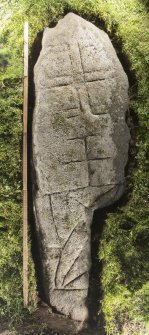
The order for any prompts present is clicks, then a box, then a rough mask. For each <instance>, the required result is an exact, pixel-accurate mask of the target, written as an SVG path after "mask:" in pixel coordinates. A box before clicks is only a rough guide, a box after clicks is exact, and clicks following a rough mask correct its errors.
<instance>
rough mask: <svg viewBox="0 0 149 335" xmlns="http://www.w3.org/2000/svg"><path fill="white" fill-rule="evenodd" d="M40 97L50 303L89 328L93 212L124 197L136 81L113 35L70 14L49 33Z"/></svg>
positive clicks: (40, 228) (36, 140)
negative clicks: (131, 91) (128, 116)
mask: <svg viewBox="0 0 149 335" xmlns="http://www.w3.org/2000/svg"><path fill="white" fill-rule="evenodd" d="M35 91H36V106H35V110H34V116H33V162H34V169H35V174H36V185H35V189H36V190H35V192H34V209H35V216H36V225H37V233H38V237H39V244H40V250H41V258H42V266H43V269H42V271H43V280H44V288H45V295H46V298H47V301H48V302H49V303H50V305H51V306H53V307H55V308H56V310H58V311H59V312H61V313H63V314H65V315H68V316H70V317H71V318H73V319H76V320H82V321H83V320H85V319H87V317H88V309H87V305H86V301H87V295H88V286H89V270H90V266H91V259H90V249H91V246H90V234H91V223H92V216H93V211H94V210H95V209H96V208H100V207H101V208H102V207H104V206H108V205H110V204H112V203H113V202H115V201H116V200H118V199H119V198H120V196H121V195H122V193H123V190H124V168H125V165H126V162H127V158H128V142H129V131H128V128H127V125H126V123H125V112H126V110H127V107H128V80H127V76H126V74H125V72H124V70H123V68H122V66H121V64H120V62H119V60H118V58H117V56H116V53H115V50H114V48H113V46H112V44H111V42H110V40H109V37H108V36H107V34H106V33H105V32H103V31H102V30H100V29H98V28H96V27H95V26H94V25H93V24H91V23H89V22H87V21H85V20H84V19H82V18H80V17H79V16H77V15H75V14H72V13H69V14H68V15H66V16H65V17H64V19H62V20H60V21H59V23H58V24H57V26H56V27H55V28H52V29H49V28H46V29H45V32H44V36H43V42H42V51H41V53H40V56H39V59H38V61H37V63H36V65H35ZM99 224H100V222H99Z"/></svg>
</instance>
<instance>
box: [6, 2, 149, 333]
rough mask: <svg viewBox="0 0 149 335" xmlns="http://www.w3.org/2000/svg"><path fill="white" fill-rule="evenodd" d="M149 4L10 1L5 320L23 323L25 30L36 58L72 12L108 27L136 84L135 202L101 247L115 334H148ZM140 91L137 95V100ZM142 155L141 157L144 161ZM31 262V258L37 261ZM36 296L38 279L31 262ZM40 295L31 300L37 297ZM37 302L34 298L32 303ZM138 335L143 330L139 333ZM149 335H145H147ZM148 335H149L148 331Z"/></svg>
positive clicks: (108, 315)
mask: <svg viewBox="0 0 149 335" xmlns="http://www.w3.org/2000/svg"><path fill="white" fill-rule="evenodd" d="M147 5H148V1H147V0H146V1H141V0H140V1H139V0H98V1H97V0H85V1H80V0H59V1H58V0H51V1H49V0H42V1H41V0H37V1H36V2H33V1H31V0H9V1H8V0H3V1H2V10H1V19H2V31H1V35H0V44H1V47H2V49H3V51H2V52H1V53H0V63H1V65H2V67H1V72H0V85H1V88H2V94H1V97H0V106H1V117H2V122H1V126H0V141H1V142H0V144H1V156H0V161H1V162H0V168H1V173H2V187H1V191H0V192H1V204H0V209H1V212H0V218H1V221H0V222H1V223H0V229H1V236H0V243H1V258H0V283H1V286H0V300H1V302H2V304H1V307H0V310H1V315H7V316H8V315H9V317H10V318H13V319H17V318H19V317H20V316H21V315H22V228H21V226H22V217H21V212H22V204H21V201H22V191H21V178H22V177H21V155H22V150H21V145H22V144H21V143H22V142H21V141H22V140H21V131H22V77H23V22H24V21H25V20H28V21H29V34H30V39H29V40H30V50H31V46H32V44H33V42H34V39H35V37H36V35H37V33H38V32H39V31H41V30H43V28H44V27H45V26H46V25H48V24H49V23H53V22H57V21H58V19H59V18H60V17H61V16H63V14H64V12H65V10H67V11H68V10H72V11H75V12H77V13H79V14H80V15H82V16H83V17H86V18H88V19H89V20H91V21H92V22H101V23H102V26H103V22H104V27H105V29H106V30H107V31H108V32H109V34H110V36H111V39H112V40H113V43H115V42H116V44H117V45H118V44H120V45H121V46H122V51H123V54H125V57H127V59H128V61H129V64H130V68H129V70H130V71H133V73H134V74H135V78H136V84H137V85H134V86H132V87H131V91H130V93H131V101H130V108H131V111H132V114H133V115H135V117H136V119H137V124H136V125H135V138H136V149H137V150H136V151H135V153H132V159H133V161H134V162H135V166H134V164H133V169H131V167H130V169H129V175H128V178H127V179H128V192H129V194H128V202H127V205H125V206H123V207H122V208H121V209H119V210H118V211H117V213H116V214H111V215H110V216H109V217H108V220H107V224H106V227H105V229H104V233H103V236H102V240H101V249H100V255H99V258H100V259H102V260H103V274H102V289H103V299H102V311H103V312H104V315H105V320H106V329H107V332H108V334H114V335H116V334H119V335H122V334H125V333H126V329H127V333H128V334H129V335H138V334H142V333H143V331H144V333H145V330H144V329H145V328H144V327H145V326H146V327H147V323H148V322H149V319H148V315H149V313H148V305H149V302H148V282H149V276H148V273H149V266H148V264H149V256H148V255H149V242H148V241H149V228H148V217H149V206H148V180H149V172H148V171H149V169H148V167H149V166H148V165H149V160H148V152H149V151H148V150H149V136H148V134H149V129H148V128H149V122H148V109H149V99H148V96H149V87H148V63H149V47H148V34H149V19H148V14H147ZM136 86H137V92H136ZM136 152H137V153H136ZM30 260H31V258H30ZM30 264H31V266H30V292H34V288H35V274H34V268H33V263H32V261H30ZM33 296H34V294H30V297H33ZM31 300H32V301H33V300H34V299H33V298H30V302H31ZM136 328H137V329H136ZM141 331H142V333H141ZM146 333H147V330H146Z"/></svg>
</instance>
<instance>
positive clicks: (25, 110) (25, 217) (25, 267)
mask: <svg viewBox="0 0 149 335" xmlns="http://www.w3.org/2000/svg"><path fill="white" fill-rule="evenodd" d="M27 120H28V22H25V23H24V102H23V304H24V307H27V305H28V195H27Z"/></svg>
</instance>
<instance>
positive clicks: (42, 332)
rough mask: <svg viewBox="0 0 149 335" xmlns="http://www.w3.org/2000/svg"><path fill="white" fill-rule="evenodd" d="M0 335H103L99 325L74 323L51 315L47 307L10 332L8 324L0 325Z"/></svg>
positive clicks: (40, 308)
mask: <svg viewBox="0 0 149 335" xmlns="http://www.w3.org/2000/svg"><path fill="white" fill-rule="evenodd" d="M0 335H104V333H103V330H101V328H100V326H99V325H96V327H93V326H91V325H89V324H87V323H81V322H76V321H75V322H74V321H72V320H71V319H68V318H65V317H63V316H61V315H58V314H53V313H52V311H51V310H50V309H49V308H48V306H44V307H39V308H38V310H37V311H36V312H35V313H33V314H32V315H29V316H27V317H26V319H25V320H24V321H23V322H22V323H21V324H19V325H17V326H16V327H15V330H10V326H9V323H8V322H5V323H2V324H0Z"/></svg>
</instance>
